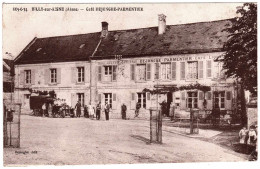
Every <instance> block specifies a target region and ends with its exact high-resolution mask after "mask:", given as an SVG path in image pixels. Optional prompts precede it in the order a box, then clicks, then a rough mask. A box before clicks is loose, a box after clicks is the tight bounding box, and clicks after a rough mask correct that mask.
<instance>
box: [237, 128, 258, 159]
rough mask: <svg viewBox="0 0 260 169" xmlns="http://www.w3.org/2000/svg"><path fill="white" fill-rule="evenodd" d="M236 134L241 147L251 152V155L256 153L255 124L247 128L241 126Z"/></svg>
mask: <svg viewBox="0 0 260 169" xmlns="http://www.w3.org/2000/svg"><path fill="white" fill-rule="evenodd" d="M238 135H239V143H240V144H241V145H242V147H243V148H246V149H247V150H248V151H249V152H252V153H251V154H252V155H254V154H257V125H255V126H250V128H249V130H248V129H247V128H246V127H243V128H242V129H241V130H240V131H239V134H238Z"/></svg>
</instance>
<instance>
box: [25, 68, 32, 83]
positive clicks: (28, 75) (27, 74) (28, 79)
mask: <svg viewBox="0 0 260 169" xmlns="http://www.w3.org/2000/svg"><path fill="white" fill-rule="evenodd" d="M31 79H32V72H31V70H25V84H31V81H32V80H31Z"/></svg>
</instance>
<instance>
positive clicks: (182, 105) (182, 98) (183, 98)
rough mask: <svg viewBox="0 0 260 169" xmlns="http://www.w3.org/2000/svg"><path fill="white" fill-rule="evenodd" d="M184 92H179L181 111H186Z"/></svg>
mask: <svg viewBox="0 0 260 169" xmlns="http://www.w3.org/2000/svg"><path fill="white" fill-rule="evenodd" d="M185 94H186V93H185V91H183V92H181V103H180V108H181V109H182V110H184V109H186V104H187V103H186V98H185Z"/></svg>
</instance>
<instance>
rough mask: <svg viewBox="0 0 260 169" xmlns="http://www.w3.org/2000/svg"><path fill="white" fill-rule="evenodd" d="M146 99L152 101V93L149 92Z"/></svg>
mask: <svg viewBox="0 0 260 169" xmlns="http://www.w3.org/2000/svg"><path fill="white" fill-rule="evenodd" d="M146 98H147V100H151V93H149V92H147V93H146Z"/></svg>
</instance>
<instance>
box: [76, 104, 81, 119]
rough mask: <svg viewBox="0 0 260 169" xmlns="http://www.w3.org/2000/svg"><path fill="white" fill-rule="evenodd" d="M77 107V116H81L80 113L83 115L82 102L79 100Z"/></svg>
mask: <svg viewBox="0 0 260 169" xmlns="http://www.w3.org/2000/svg"><path fill="white" fill-rule="evenodd" d="M75 109H76V116H77V117H80V115H81V104H80V102H79V101H78V103H77V104H76V106H75Z"/></svg>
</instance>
